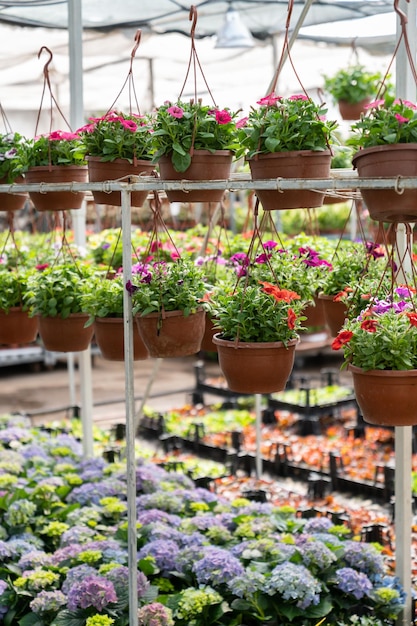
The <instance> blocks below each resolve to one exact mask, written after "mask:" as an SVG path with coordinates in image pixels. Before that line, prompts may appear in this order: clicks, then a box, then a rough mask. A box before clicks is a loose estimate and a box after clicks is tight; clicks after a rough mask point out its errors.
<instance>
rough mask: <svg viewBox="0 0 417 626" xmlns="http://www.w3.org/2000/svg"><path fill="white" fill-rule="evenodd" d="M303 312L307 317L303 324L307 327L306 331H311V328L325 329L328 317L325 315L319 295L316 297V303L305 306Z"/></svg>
mask: <svg viewBox="0 0 417 626" xmlns="http://www.w3.org/2000/svg"><path fill="white" fill-rule="evenodd" d="M302 314H303V315H305V317H306V318H307V319H306V320H304V322H303V326H306V327H307V331H306V332H310V331H311V329H319V330H323V328H324V326H325V324H326V318H325V317H324V308H323V302H322V301H321V300H320V299H319V298H318V297H315V298H314V304H308V305H307V306H306V307H305V308H304V310H303V313H302Z"/></svg>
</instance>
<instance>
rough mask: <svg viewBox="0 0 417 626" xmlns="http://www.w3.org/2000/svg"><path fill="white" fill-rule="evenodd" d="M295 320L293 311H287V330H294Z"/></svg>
mask: <svg viewBox="0 0 417 626" xmlns="http://www.w3.org/2000/svg"><path fill="white" fill-rule="evenodd" d="M296 319H297V316H296V314H295V313H294V311H293V310H292V309H288V313H287V324H288V328H289V329H290V330H294V328H295V321H296Z"/></svg>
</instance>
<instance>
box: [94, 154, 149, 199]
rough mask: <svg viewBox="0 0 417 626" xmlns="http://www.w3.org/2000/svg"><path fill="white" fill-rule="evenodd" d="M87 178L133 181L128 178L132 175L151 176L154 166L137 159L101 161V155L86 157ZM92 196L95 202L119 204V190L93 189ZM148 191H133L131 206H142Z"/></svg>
mask: <svg viewBox="0 0 417 626" xmlns="http://www.w3.org/2000/svg"><path fill="white" fill-rule="evenodd" d="M87 165H88V179H89V182H90V183H102V182H105V181H112V180H113V181H114V180H119V179H124V182H135V181H134V180H133V179H130V177H132V176H151V174H152V172H153V171H154V169H155V166H154V165H153V164H152V163H151V162H150V161H145V160H139V161H137V162H136V163H129V161H127V160H126V159H115V160H114V161H105V162H104V161H102V160H101V157H94V156H89V157H87ZM92 193H93V198H94V202H95V203H96V204H109V205H112V206H121V204H122V197H121V193H120V191H110V192H109V193H107V192H106V191H93V192H92ZM148 193H149V192H148V191H133V192H132V194H131V206H135V207H141V206H143V204H144V202H145V200H146V198H147V197H148Z"/></svg>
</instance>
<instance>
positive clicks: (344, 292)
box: [333, 287, 353, 302]
mask: <svg viewBox="0 0 417 626" xmlns="http://www.w3.org/2000/svg"><path fill="white" fill-rule="evenodd" d="M351 291H353V289H352V287H345V289H343V290H342V291H339V293H337V294H336V295H335V297H334V298H333V302H340V301H341V299H342V298H346V296H347V295H348V293H349V292H351Z"/></svg>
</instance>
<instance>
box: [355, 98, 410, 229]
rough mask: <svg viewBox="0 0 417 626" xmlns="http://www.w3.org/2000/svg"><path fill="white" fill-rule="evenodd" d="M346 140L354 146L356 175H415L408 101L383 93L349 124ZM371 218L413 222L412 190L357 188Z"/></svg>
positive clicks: (370, 176)
mask: <svg viewBox="0 0 417 626" xmlns="http://www.w3.org/2000/svg"><path fill="white" fill-rule="evenodd" d="M351 129H352V133H353V134H352V136H351V137H350V138H349V140H348V143H349V145H352V146H353V147H355V148H357V150H358V151H357V152H356V153H355V154H354V155H353V158H352V163H353V167H354V168H355V169H357V170H358V175H359V176H360V177H364V178H365V177H369V178H380V177H389V178H395V177H399V176H416V175H417V156H416V155H417V106H416V105H415V104H414V103H412V102H409V101H408V100H402V99H399V98H394V97H390V96H386V97H385V99H381V100H376V101H375V102H372V103H371V104H369V105H368V106H367V110H366V114H365V115H362V117H361V119H360V120H359V121H358V122H356V124H353V125H352V127H351ZM361 193H362V197H363V199H364V202H365V204H366V206H367V208H368V210H369V215H370V217H371V218H372V219H374V220H377V221H384V222H414V221H415V219H416V216H417V190H416V189H407V190H404V189H401V188H398V189H393V190H390V189H363V188H362V189H361Z"/></svg>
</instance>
